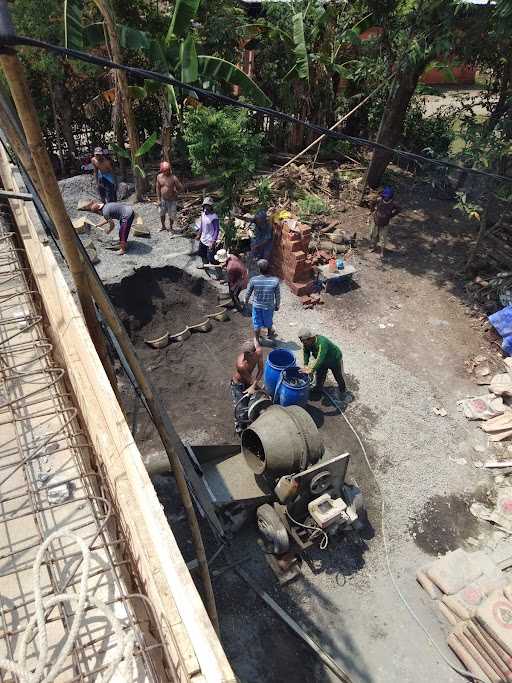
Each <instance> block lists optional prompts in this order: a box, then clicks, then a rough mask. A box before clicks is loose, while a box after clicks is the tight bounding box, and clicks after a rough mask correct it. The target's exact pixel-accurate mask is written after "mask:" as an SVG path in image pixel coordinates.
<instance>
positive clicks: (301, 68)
mask: <svg viewBox="0 0 512 683" xmlns="http://www.w3.org/2000/svg"><path fill="white" fill-rule="evenodd" d="M293 42H294V44H295V47H294V48H293V52H294V53H295V56H296V57H297V73H298V74H299V78H301V79H302V80H303V81H308V83H309V59H308V49H307V47H306V39H305V37H304V21H303V17H302V12H297V14H294V15H293Z"/></svg>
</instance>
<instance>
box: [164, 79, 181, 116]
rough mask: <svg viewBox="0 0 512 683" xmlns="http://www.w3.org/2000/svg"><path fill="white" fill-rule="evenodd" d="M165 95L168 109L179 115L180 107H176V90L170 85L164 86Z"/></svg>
mask: <svg viewBox="0 0 512 683" xmlns="http://www.w3.org/2000/svg"><path fill="white" fill-rule="evenodd" d="M165 95H166V99H167V104H168V105H169V107H170V109H171V110H172V111H173V112H174V113H175V114H176V115H177V116H179V115H180V108H179V107H178V100H177V99H176V91H175V90H174V88H173V86H172V85H166V86H165Z"/></svg>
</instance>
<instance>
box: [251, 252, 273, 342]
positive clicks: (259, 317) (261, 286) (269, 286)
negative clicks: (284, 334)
mask: <svg viewBox="0 0 512 683" xmlns="http://www.w3.org/2000/svg"><path fill="white" fill-rule="evenodd" d="M258 269H259V271H260V274H259V275H255V276H254V277H252V278H251V279H250V280H249V287H248V288H247V293H246V295H245V305H247V304H248V303H249V299H250V298H251V296H252V297H253V301H252V326H253V328H254V343H255V345H256V348H260V346H261V343H260V342H261V330H262V329H263V328H265V329H266V330H267V336H268V337H269V338H270V339H275V338H276V337H277V333H276V331H275V329H274V322H273V318H274V311H278V310H279V305H280V303H281V292H280V289H279V278H277V277H273V276H272V275H270V269H269V265H268V261H267V260H265V259H260V260H259V261H258Z"/></svg>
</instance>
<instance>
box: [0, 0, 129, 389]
mask: <svg viewBox="0 0 512 683" xmlns="http://www.w3.org/2000/svg"><path fill="white" fill-rule="evenodd" d="M0 6H4V7H5V0H1V2H0ZM11 28H12V27H11ZM12 32H13V33H14V29H12ZM0 66H1V67H2V69H3V72H4V74H5V77H6V79H7V83H8V85H9V88H10V90H11V94H12V97H13V100H14V103H15V105H16V109H17V111H18V116H19V117H20V121H21V125H22V126H23V130H24V132H25V137H26V140H27V144H28V148H29V153H30V156H31V157H32V159H33V161H34V166H35V168H36V169H37V176H38V178H39V182H40V185H41V186H42V187H43V188H44V200H45V205H46V209H47V211H48V213H49V214H50V216H51V217H52V220H53V222H54V223H55V227H56V229H57V232H58V234H59V238H60V241H61V244H62V248H63V250H64V255H65V257H66V261H67V264H68V266H69V270H70V271H71V275H72V276H73V281H74V283H75V286H76V292H77V295H78V299H79V301H80V305H81V307H82V312H83V314H84V318H85V322H86V325H87V329H88V330H89V333H90V335H91V339H92V340H93V343H94V346H95V347H96V350H97V352H98V356H99V357H100V359H101V362H102V363H103V367H104V368H105V372H106V373H107V376H108V378H109V380H110V382H111V384H112V387H113V388H114V390H115V389H116V387H117V380H116V375H115V372H114V368H113V367H112V364H111V362H110V358H109V356H108V351H107V345H106V342H105V338H104V336H103V333H102V331H101V329H100V327H99V324H98V320H97V318H96V312H95V310H94V304H93V301H92V299H91V295H90V290H89V283H88V279H87V276H86V274H85V271H84V266H83V264H82V261H81V259H80V256H79V254H78V251H77V248H76V245H75V242H74V238H75V229H74V228H73V225H72V223H71V220H70V218H69V216H68V214H67V211H66V207H65V206H64V202H63V200H62V195H61V193H60V190H59V185H58V183H57V178H56V177H55V172H54V170H53V166H52V164H51V161H50V158H49V156H48V152H47V151H46V147H45V145H44V140H43V134H42V132H41V127H40V125H39V120H38V118H37V112H36V110H35V107H34V102H33V100H32V97H31V95H30V91H29V88H28V83H27V80H26V78H25V71H24V69H23V66H22V64H21V62H20V61H19V59H18V57H17V56H16V53H15V52H14V51H12V50H11V51H9V52H2V53H0Z"/></svg>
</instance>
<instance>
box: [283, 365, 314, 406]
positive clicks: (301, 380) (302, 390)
mask: <svg viewBox="0 0 512 683" xmlns="http://www.w3.org/2000/svg"><path fill="white" fill-rule="evenodd" d="M310 386H311V382H310V377H309V375H308V374H306V373H305V372H302V370H301V369H300V368H297V367H293V368H287V369H286V370H283V372H282V373H281V379H280V380H279V382H278V383H277V386H276V392H275V395H274V403H278V404H279V405H280V406H302V407H303V408H304V406H306V405H307V402H308V401H309V388H310Z"/></svg>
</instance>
